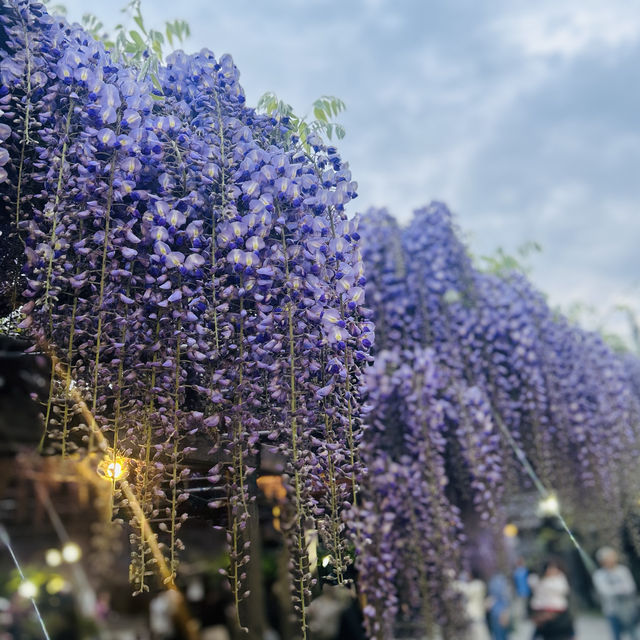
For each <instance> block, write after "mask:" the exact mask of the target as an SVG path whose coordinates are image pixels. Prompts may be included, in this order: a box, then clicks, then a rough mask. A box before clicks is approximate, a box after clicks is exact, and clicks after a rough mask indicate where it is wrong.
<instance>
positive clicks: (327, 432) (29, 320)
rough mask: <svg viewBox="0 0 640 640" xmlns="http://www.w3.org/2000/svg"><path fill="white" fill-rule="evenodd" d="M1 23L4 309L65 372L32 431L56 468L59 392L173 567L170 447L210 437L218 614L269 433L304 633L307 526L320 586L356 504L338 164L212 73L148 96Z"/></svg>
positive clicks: (61, 44)
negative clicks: (86, 417)
mask: <svg viewBox="0 0 640 640" xmlns="http://www.w3.org/2000/svg"><path fill="white" fill-rule="evenodd" d="M1 8H2V33H1V37H0V38H1V42H2V47H1V54H0V55H1V62H0V77H1V80H2V88H1V94H2V98H1V103H2V106H1V108H2V113H1V124H0V134H1V135H2V140H3V145H2V151H1V155H0V163H1V164H2V170H1V174H0V182H2V186H1V189H2V191H1V196H2V201H3V208H4V212H3V220H2V223H3V240H4V241H5V242H6V243H7V246H10V243H13V245H15V243H16V242H20V241H22V242H23V243H24V255H25V257H26V262H25V263H24V267H23V269H22V270H23V272H24V274H25V276H26V290H25V291H20V290H19V289H20V288H21V285H22V280H21V278H20V277H19V275H18V273H17V272H16V269H11V270H9V269H8V270H7V271H6V272H5V274H3V276H4V281H3V290H5V291H9V290H12V289H13V291H14V292H15V293H14V296H15V298H16V302H18V303H19V302H21V301H23V300H25V299H26V300H28V301H27V302H26V304H24V305H23V306H22V312H23V313H24V314H25V316H26V317H25V320H24V321H23V323H22V327H23V328H25V329H28V330H29V331H30V332H31V334H32V335H33V336H34V337H36V338H37V340H38V341H39V343H40V344H46V345H50V346H52V347H53V348H54V349H55V351H56V353H57V354H58V356H59V357H60V358H61V359H63V360H64V362H65V363H66V364H67V365H68V368H67V375H66V379H64V380H62V381H58V382H55V381H54V380H53V378H52V393H51V396H52V398H51V399H50V401H49V404H48V407H47V415H46V424H47V425H48V427H49V428H51V427H52V426H54V427H56V428H57V429H58V430H59V439H60V447H61V454H62V455H63V456H64V455H66V454H67V453H68V452H69V451H70V450H71V448H72V447H73V446H75V444H76V443H74V442H73V441H72V440H71V439H70V433H69V429H70V426H71V421H72V414H73V406H70V403H69V402H66V401H63V403H62V408H61V409H60V411H59V414H58V413H55V411H54V409H55V403H54V402H52V399H54V398H55V396H56V395H58V396H60V397H62V398H63V399H65V398H67V397H68V391H69V388H70V386H71V385H72V384H73V385H76V384H77V385H78V386H79V388H81V389H82V392H83V394H84V396H85V399H86V401H87V404H88V405H89V407H90V408H91V410H92V411H93V412H94V413H95V415H96V417H97V419H98V421H99V423H100V425H101V427H102V428H103V429H104V430H105V432H108V433H110V440H111V443H112V448H113V452H114V455H116V452H119V451H121V452H123V453H125V454H126V455H128V456H129V457H132V458H133V459H135V460H137V461H138V465H137V474H136V488H137V492H138V499H139V501H140V503H141V504H142V506H143V508H144V509H145V510H146V514H147V516H148V515H151V516H153V519H154V521H157V520H158V519H162V518H163V517H164V519H165V521H164V522H161V523H160V531H159V534H160V536H161V537H162V538H163V541H164V543H165V545H166V549H167V555H168V560H169V563H170V566H171V568H172V569H173V570H175V567H176V563H177V551H178V550H179V548H180V547H181V542H180V539H179V529H180V525H181V521H182V519H183V517H184V516H183V515H181V513H180V510H179V506H180V503H181V502H182V501H184V500H186V499H187V497H188V496H187V495H186V494H184V493H182V492H181V490H180V487H181V484H180V483H181V480H182V479H184V478H185V477H186V476H187V475H188V473H189V469H187V468H184V466H183V465H182V464H181V462H182V460H183V458H184V456H185V454H188V453H189V445H190V443H189V437H190V436H191V435H194V434H195V433H196V432H198V433H202V432H209V433H210V434H211V438H212V440H213V441H214V442H215V443H216V444H215V447H214V448H215V452H214V453H215V455H214V459H215V460H218V463H217V464H216V465H215V466H214V467H213V468H212V469H211V471H210V480H211V482H214V483H219V484H222V485H223V486H225V487H226V490H227V494H228V495H227V500H226V503H227V504H228V505H229V522H228V527H227V529H228V531H227V535H228V542H229V550H230V557H231V565H230V569H229V572H228V576H229V580H230V583H231V587H232V590H233V592H234V594H235V597H236V601H237V600H239V599H240V598H241V596H242V593H243V591H244V587H243V574H244V571H243V566H244V564H245V563H246V560H247V547H246V543H247V539H246V535H245V529H246V525H247V518H248V517H249V516H248V514H249V509H248V503H249V501H250V500H251V499H252V496H250V495H249V491H248V483H249V480H248V478H249V476H250V474H251V473H252V472H253V471H254V469H252V468H251V466H250V465H251V464H253V458H254V453H255V450H256V447H257V445H258V443H259V441H260V439H261V438H262V437H264V435H265V434H266V440H267V441H268V442H269V443H270V444H271V445H272V446H273V447H275V448H277V449H278V450H279V451H280V452H281V454H282V455H283V457H284V459H285V460H286V474H287V477H288V485H289V486H288V489H289V494H290V496H291V505H292V509H291V519H290V520H291V521H290V522H289V523H288V526H287V527H286V530H287V535H286V538H287V540H288V542H289V546H290V551H291V558H292V571H291V573H292V582H293V585H294V589H293V590H294V595H295V599H296V605H297V608H298V610H299V613H300V618H301V626H302V629H303V631H304V629H305V626H306V620H305V602H306V601H307V600H308V598H309V595H310V587H311V575H310V572H309V569H308V566H307V560H306V558H307V555H306V543H305V528H306V526H307V520H311V519H313V520H315V521H316V526H317V527H318V529H319V530H320V532H321V533H322V534H323V537H324V542H325V544H326V546H327V548H328V549H329V550H330V552H331V555H332V557H333V558H334V570H335V576H336V578H337V579H338V580H341V579H342V575H343V573H344V569H345V564H346V562H347V560H346V556H345V553H344V547H345V544H346V543H345V536H344V535H343V533H342V530H343V528H344V523H343V516H342V512H343V511H344V509H345V505H346V504H348V503H349V501H350V500H351V499H352V496H355V494H356V491H357V475H358V462H357V459H356V455H355V443H356V438H357V437H358V432H359V424H360V412H359V399H358V386H359V377H360V373H359V372H360V369H361V366H362V364H363V363H364V362H366V360H367V359H368V358H369V356H368V351H369V349H370V347H371V344H372V343H373V331H372V326H371V324H370V323H369V322H367V321H366V320H365V319H364V318H363V316H362V314H361V312H360V306H361V301H362V284H363V283H364V281H363V280H362V265H361V261H360V258H359V249H358V245H357V240H358V235H357V232H356V228H357V221H354V220H347V219H346V216H345V214H344V205H345V204H346V203H347V202H348V201H349V200H350V199H351V198H353V197H355V189H356V185H355V183H354V182H352V180H351V176H350V172H349V169H348V166H347V165H346V164H344V163H343V162H342V161H341V160H340V158H339V156H338V155H337V153H336V150H335V149H334V148H331V147H329V148H326V147H325V146H324V145H323V143H322V141H321V140H320V139H319V138H317V137H313V136H310V137H309V138H308V139H307V140H306V143H307V145H308V146H307V148H308V151H305V150H303V149H302V146H301V145H295V139H294V140H293V144H292V141H291V139H290V137H287V136H285V135H284V134H285V133H287V131H286V127H285V125H284V124H282V123H281V122H279V120H278V119H276V118H271V117H268V116H264V115H259V114H257V113H256V112H255V110H253V109H250V108H247V107H246V106H245V99H244V94H243V91H242V89H241V87H240V85H239V83H238V72H237V70H236V68H235V66H234V64H233V61H232V60H231V58H230V57H229V56H227V55H225V56H222V57H221V58H220V59H219V60H218V59H216V58H215V57H214V56H213V54H212V53H211V52H210V51H207V50H203V51H201V52H200V53H197V54H195V55H185V54H184V53H181V52H177V53H175V54H172V55H171V56H170V57H169V58H168V59H167V61H166V64H164V65H161V66H160V67H159V68H158V71H157V76H156V77H155V78H154V83H153V84H152V82H151V79H149V78H147V77H141V76H140V75H139V73H138V70H137V69H136V68H134V67H132V66H127V65H126V64H123V63H122V61H119V60H114V59H113V58H112V56H111V54H110V53H109V52H108V51H105V49H104V47H103V45H102V44H101V43H100V42H97V41H95V40H94V39H92V38H91V37H90V36H89V35H88V34H87V33H86V32H85V31H83V30H82V29H81V28H79V27H78V26H77V25H68V24H67V23H66V22H64V21H62V20H59V19H56V18H53V17H51V16H50V15H48V14H47V12H46V11H45V10H44V8H43V7H42V5H40V4H38V3H35V2H30V1H28V0H25V1H22V0H21V1H18V2H11V1H3V3H2V5H1ZM285 142H286V144H285ZM26 300H25V301H26ZM88 446H89V447H90V448H91V441H90V442H89V445H88ZM166 480H168V481H169V482H168V483H166V482H164V481H166ZM165 486H169V489H168V490H164V489H163V488H162V487H165ZM317 496H320V497H319V498H318V497H317ZM116 507H117V500H116ZM133 527H134V530H135V528H136V527H138V528H141V527H142V523H140V522H136V521H135V519H134V522H133ZM136 545H137V549H136V550H135V551H134V554H133V569H134V570H133V574H132V575H133V580H134V583H135V584H136V585H137V589H138V590H142V589H145V588H146V585H145V574H146V569H147V564H148V562H149V552H148V550H147V548H146V545H145V541H144V537H143V536H139V540H138V541H137V543H136Z"/></svg>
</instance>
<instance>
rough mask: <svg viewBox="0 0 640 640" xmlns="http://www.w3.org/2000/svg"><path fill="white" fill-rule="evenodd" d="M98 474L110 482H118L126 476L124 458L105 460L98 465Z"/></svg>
mask: <svg viewBox="0 0 640 640" xmlns="http://www.w3.org/2000/svg"><path fill="white" fill-rule="evenodd" d="M98 474H99V475H101V476H102V477H103V478H105V479H106V480H110V481H111V482H113V481H114V480H120V479H121V478H123V477H124V476H126V474H127V461H126V458H120V457H118V458H105V459H104V460H102V462H100V464H99V465H98Z"/></svg>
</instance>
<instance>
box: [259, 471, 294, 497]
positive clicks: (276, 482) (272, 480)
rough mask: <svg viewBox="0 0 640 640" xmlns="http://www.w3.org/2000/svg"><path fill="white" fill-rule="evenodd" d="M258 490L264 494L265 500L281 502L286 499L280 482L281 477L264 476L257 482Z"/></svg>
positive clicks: (285, 493) (285, 492)
mask: <svg viewBox="0 0 640 640" xmlns="http://www.w3.org/2000/svg"><path fill="white" fill-rule="evenodd" d="M256 482H257V485H258V488H259V489H260V490H261V491H262V492H263V493H264V495H265V496H266V498H267V500H277V501H278V502H283V501H284V499H285V498H286V497H287V490H286V488H285V486H284V483H283V482H282V476H276V475H264V476H260V477H259V478H258V479H257V480H256Z"/></svg>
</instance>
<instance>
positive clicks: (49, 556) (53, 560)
mask: <svg viewBox="0 0 640 640" xmlns="http://www.w3.org/2000/svg"><path fill="white" fill-rule="evenodd" d="M44 561H45V562H46V563H47V565H49V566H50V567H59V566H60V565H61V564H62V554H61V553H60V552H59V551H58V550H57V549H47V551H46V553H45V554H44Z"/></svg>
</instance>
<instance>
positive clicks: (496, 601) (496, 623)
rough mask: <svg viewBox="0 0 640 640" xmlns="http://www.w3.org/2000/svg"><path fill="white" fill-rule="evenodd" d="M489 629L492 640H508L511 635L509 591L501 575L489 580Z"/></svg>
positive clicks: (503, 576)
mask: <svg viewBox="0 0 640 640" xmlns="http://www.w3.org/2000/svg"><path fill="white" fill-rule="evenodd" d="M488 591H489V598H488V600H489V628H490V629H491V637H492V640H508V638H509V634H510V633H511V622H512V621H511V591H510V589H509V581H508V580H507V578H506V576H505V575H504V574H502V573H496V574H495V575H494V576H493V577H492V578H491V580H489V588H488Z"/></svg>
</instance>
